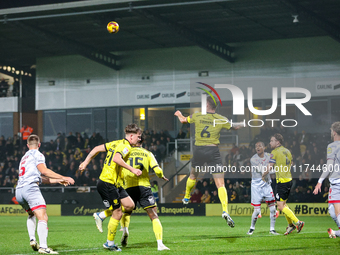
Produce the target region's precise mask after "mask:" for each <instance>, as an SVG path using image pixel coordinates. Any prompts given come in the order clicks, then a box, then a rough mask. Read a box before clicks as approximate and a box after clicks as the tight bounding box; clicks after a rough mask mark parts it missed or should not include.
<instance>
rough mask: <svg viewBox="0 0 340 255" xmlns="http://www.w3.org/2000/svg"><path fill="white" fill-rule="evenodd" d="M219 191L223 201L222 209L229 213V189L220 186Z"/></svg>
mask: <svg viewBox="0 0 340 255" xmlns="http://www.w3.org/2000/svg"><path fill="white" fill-rule="evenodd" d="M217 192H218V197H219V199H220V201H221V204H222V209H223V211H224V212H226V213H229V212H228V194H227V190H226V188H225V187H220V188H218V190H217Z"/></svg>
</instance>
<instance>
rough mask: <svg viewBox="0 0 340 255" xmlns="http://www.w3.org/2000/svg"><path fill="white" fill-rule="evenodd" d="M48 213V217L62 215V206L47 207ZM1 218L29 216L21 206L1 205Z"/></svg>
mask: <svg viewBox="0 0 340 255" xmlns="http://www.w3.org/2000/svg"><path fill="white" fill-rule="evenodd" d="M46 211H47V215H48V216H60V215H61V207H60V205H46ZM0 216H27V212H26V211H25V210H24V209H23V208H22V207H21V205H14V204H8V205H6V204H0Z"/></svg>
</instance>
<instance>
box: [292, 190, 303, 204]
mask: <svg viewBox="0 0 340 255" xmlns="http://www.w3.org/2000/svg"><path fill="white" fill-rule="evenodd" d="M293 200H294V203H300V202H303V194H302V192H301V191H300V189H299V188H295V193H294V194H293Z"/></svg>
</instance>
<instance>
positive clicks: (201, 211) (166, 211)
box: [61, 202, 206, 216]
mask: <svg viewBox="0 0 340 255" xmlns="http://www.w3.org/2000/svg"><path fill="white" fill-rule="evenodd" d="M104 209H105V208H104V205H103V204H102V203H90V202H88V203H82V204H62V205H61V215H62V216H90V215H92V214H93V213H95V212H100V211H103V210H104ZM157 214H158V215H160V216H175V215H181V216H205V214H206V212H205V204H189V205H187V206H183V205H182V204H158V210H157ZM133 215H146V212H145V211H144V209H143V208H141V207H137V208H136V210H134V211H133Z"/></svg>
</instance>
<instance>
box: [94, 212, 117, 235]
mask: <svg viewBox="0 0 340 255" xmlns="http://www.w3.org/2000/svg"><path fill="white" fill-rule="evenodd" d="M111 215H112V206H110V208H109V209H106V210H104V211H102V212H96V213H94V214H93V218H94V221H95V222H96V226H97V229H98V230H99V232H100V233H103V221H104V220H105V219H106V218H107V217H111Z"/></svg>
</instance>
